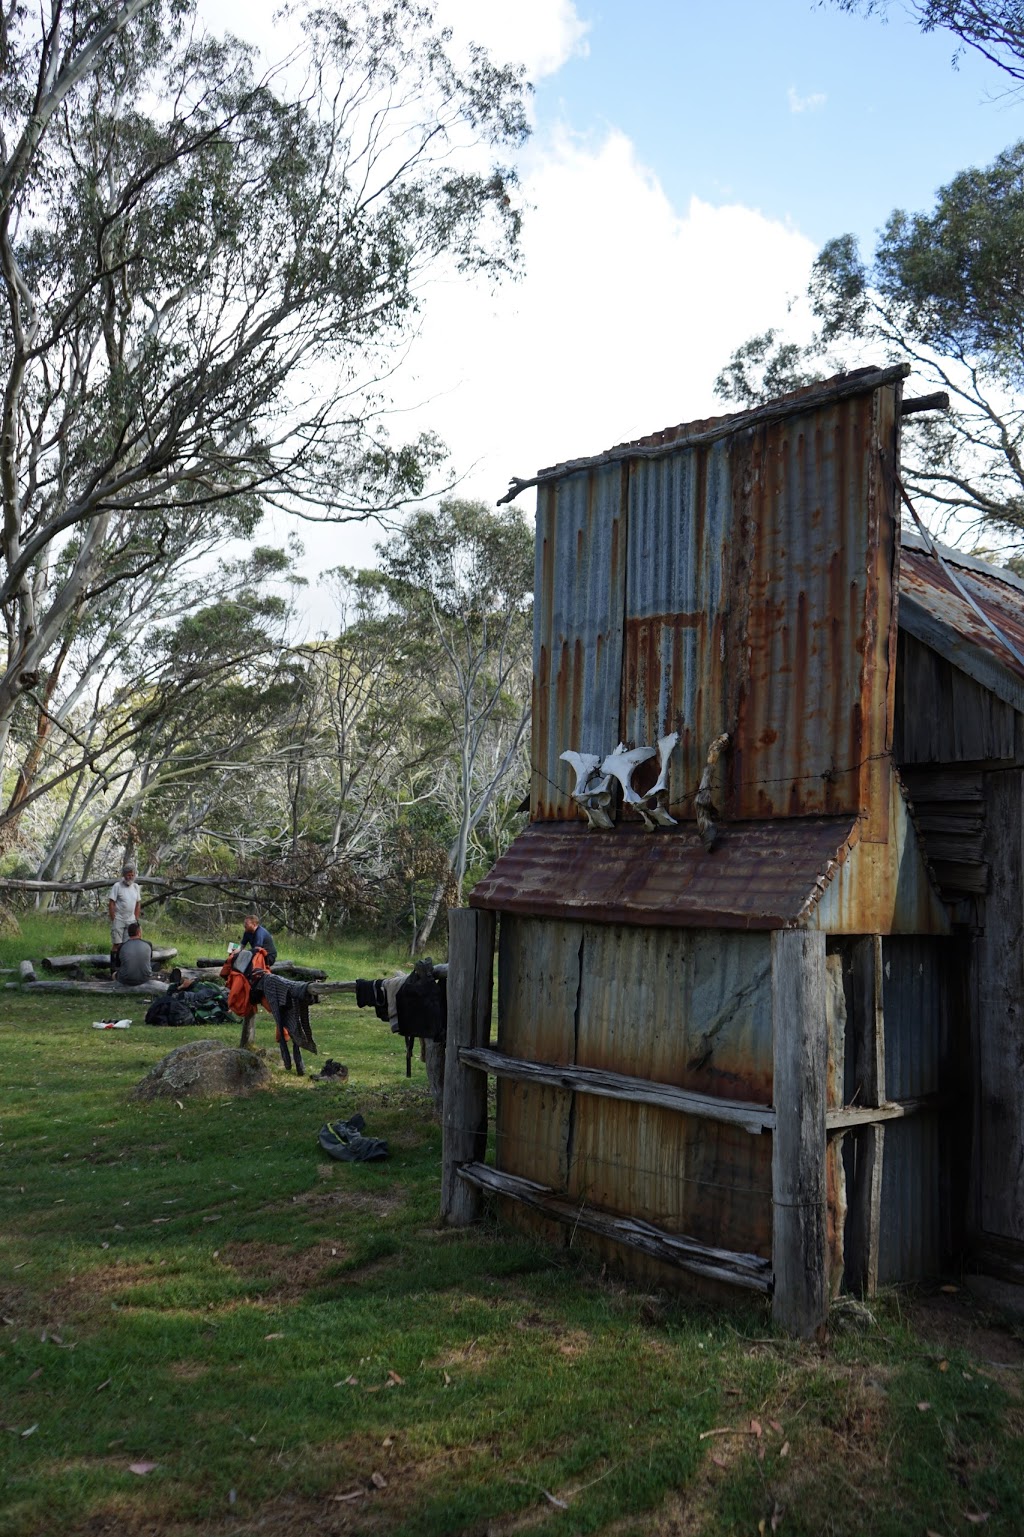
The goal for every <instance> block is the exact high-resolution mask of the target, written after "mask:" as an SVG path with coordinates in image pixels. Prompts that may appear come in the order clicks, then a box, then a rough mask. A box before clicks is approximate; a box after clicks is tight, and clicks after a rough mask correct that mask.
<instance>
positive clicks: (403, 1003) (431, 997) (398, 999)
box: [392, 956, 448, 1078]
mask: <svg viewBox="0 0 1024 1537" xmlns="http://www.w3.org/2000/svg"><path fill="white" fill-rule="evenodd" d="M395 1009H396V1012H397V1014H398V1024H397V1026H395V1025H393V1026H392V1029H393V1030H394V1031H395V1032H396V1034H398V1035H403V1036H404V1037H405V1076H406V1077H407V1078H411V1077H412V1043H413V1041H414V1040H416V1039H417V1037H418V1038H419V1039H420V1040H422V1041H443V1040H444V1039H445V1037H446V1036H447V1034H448V979H447V977H444V976H437V975H436V974H435V972H434V963H433V961H432V960H431V959H430V957H429V956H427V957H425V958H424V959H423V960H422V961H417V962H416V964H415V965H414V966H413V969H412V971H410V973H409V975H408V976H407V977H406V979H405V981H404V982H403V983H402V985H401V987H400V988H399V989H398V992H397V993H396V995H395Z"/></svg>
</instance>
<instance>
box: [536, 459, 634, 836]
mask: <svg viewBox="0 0 1024 1537" xmlns="http://www.w3.org/2000/svg"><path fill="white" fill-rule="evenodd" d="M625 538H626V532H625V507H624V488H623V472H622V470H621V468H620V467H618V466H614V467H613V468H611V469H605V470H595V471H592V472H590V473H587V474H581V475H573V476H570V477H568V478H567V479H565V480H562V481H560V482H559V483H558V484H557V485H556V486H549V487H546V488H544V489H543V491H542V493H541V496H540V498H539V500H538V507H537V555H536V582H535V607H534V657H533V751H532V764H533V781H532V792H531V815H532V817H533V818H534V819H537V818H542V819H554V820H560V819H563V818H575V817H576V815H577V812H576V807H575V805H574V804H573V801H572V799H571V791H572V789H573V785H574V783H575V778H574V775H573V771H572V770H571V768H570V767H569V765H568V764H566V763H562V762H560V761H559V755H560V754H561V753H562V752H564V751H565V749H566V748H569V747H572V748H575V749H576V750H577V751H578V752H590V753H599V754H600V755H601V756H602V757H603V756H604V754H605V753H608V752H610V751H611V750H612V748H613V747H614V746H615V743H616V740H617V735H616V734H617V732H618V727H619V690H620V687H621V681H622V606H623V596H622V594H623V583H624V578H625Z"/></svg>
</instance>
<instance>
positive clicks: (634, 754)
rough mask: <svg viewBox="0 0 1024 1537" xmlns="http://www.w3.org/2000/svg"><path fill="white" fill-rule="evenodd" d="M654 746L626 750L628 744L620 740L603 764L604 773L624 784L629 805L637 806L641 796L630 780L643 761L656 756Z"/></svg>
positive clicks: (624, 796)
mask: <svg viewBox="0 0 1024 1537" xmlns="http://www.w3.org/2000/svg"><path fill="white" fill-rule="evenodd" d="M654 751H655V750H654V748H653V747H634V748H631V749H630V751H629V752H627V751H626V744H625V743H624V742H620V743H619V745H618V747H616V749H615V751H614V752H610V753H609V754H608V756H607V758H605V760H604V762H603V763H602V764H601V773H602V774H611V775H612V776H613V777H614V778H615V779H617V780H618V781H619V784H620V785H621V786H622V799H623V800H624V801H625V802H626V804H627V805H628V806H635V805H637V804H638V803H639V801H640V796H639V795H638V794H637V793H636V791H635V790H634V789H633V786H632V784H631V783H630V781H631V780H632V778H633V775H634V773H635V772H636V770H637V769H638V768H639V766H640V764H641V763H646V762H647V761H648V759H649V758H653V757H654Z"/></svg>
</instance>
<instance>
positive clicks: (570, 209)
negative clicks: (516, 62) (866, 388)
mask: <svg viewBox="0 0 1024 1537" xmlns="http://www.w3.org/2000/svg"><path fill="white" fill-rule="evenodd" d="M524 191H525V194H526V197H527V199H528V200H529V202H530V203H531V204H532V205H533V207H532V211H531V213H530V214H529V216H528V218H527V223H526V229H525V235H524V257H525V274H524V276H523V278H522V279H521V281H520V282H518V283H516V284H509V285H506V286H505V287H504V288H503V289H501V290H499V291H498V293H497V294H496V295H495V296H493V297H492V296H490V295H486V294H485V293H483V292H482V291H481V290H480V289H478V288H476V287H474V286H471V285H469V284H460V285H457V286H448V287H446V288H445V289H444V290H443V291H441V292H436V293H434V294H432V295H431V296H430V299H429V302H428V306H427V312H426V317H425V322H424V330H423V336H422V338H421V341H420V344H419V347H418V349H417V354H416V356H415V357H414V359H413V360H412V362H413V365H414V372H415V375H416V380H415V384H413V380H412V377H411V376H410V377H409V378H406V379H405V380H404V381H403V388H404V389H405V390H407V391H409V390H410V389H412V388H415V389H417V390H419V391H420V394H421V397H422V395H424V394H426V393H433V394H434V396H435V398H434V400H433V402H432V403H431V404H429V405H428V406H427V407H426V408H425V409H424V411H423V419H424V421H430V422H432V423H433V424H434V425H435V426H436V427H437V430H438V431H439V432H440V433H441V435H442V436H443V437H444V438H445V439H446V441H447V442H448V443H449V446H450V447H451V449H452V452H453V455H454V459H455V463H456V465H457V466H458V467H460V468H462V469H464V470H468V469H469V467H470V466H471V465H473V464H474V462H476V461H479V462H478V463H477V467H476V468H475V469H474V470H473V471H472V473H471V478H470V486H471V491H472V494H473V495H480V496H484V497H487V498H488V499H494V498H495V497H496V496H497V495H498V494H500V492H501V491H502V490H503V488H504V484H505V482H506V481H507V479H508V477H509V475H510V474H513V473H514V474H518V475H523V476H528V475H531V474H533V472H534V471H535V470H536V469H538V468H539V467H540V466H541V465H544V464H549V463H551V462H553V461H555V460H561V459H566V458H572V457H575V456H576V455H578V454H587V453H593V452H598V451H600V450H601V449H602V448H606V447H608V446H610V445H611V444H612V443H615V442H619V441H621V440H622V439H624V438H628V437H632V436H634V435H636V434H639V433H645V432H651V431H654V430H656V429H658V428H660V427H665V426H669V425H671V424H673V423H677V422H682V421H686V420H688V419H690V418H695V417H699V416H704V415H707V414H708V413H709V412H711V411H713V410H714V409H715V404H714V400H713V394H712V389H713V381H714V378H715V375H716V374H717V372H718V370H719V369H720V368H721V367H722V365H723V364H724V363H725V362H726V360H727V359H728V357H729V355H730V353H731V352H732V350H733V349H734V347H736V346H737V345H738V344H739V343H740V342H742V341H745V340H746V338H747V337H748V336H750V335H752V334H753V333H754V332H755V331H758V330H764V329H765V327H766V326H768V325H771V324H778V323H782V322H784V321H786V319H787V317H786V313H785V311H786V301H787V298H788V296H789V295H791V294H794V293H797V292H801V291H802V290H803V288H804V286H805V283H806V279H807V273H808V270H809V267H810V263H811V261H812V260H813V258H814V255H815V247H814V245H813V244H812V242H811V241H809V240H808V239H806V238H805V237H804V236H802V235H801V234H799V233H798V232H797V231H796V230H794V229H791V228H788V227H787V226H785V225H783V224H780V223H778V222H776V221H772V220H769V219H766V218H764V217H763V216H762V215H761V214H760V213H758V212H757V211H756V210H753V209H749V208H743V207H740V206H738V205H731V206H725V207H714V206H712V205H711V204H709V203H705V202H702V201H700V200H699V199H697V198H693V199H691V201H690V204H689V207H688V208H687V210H686V212H685V213H684V214H679V213H677V212H676V211H675V210H674V209H673V207H672V206H671V204H670V202H669V200H668V198H667V197H666V195H665V193H664V191H663V189H662V187H661V185H660V183H659V182H658V180H657V178H656V177H655V176H654V175H653V174H652V173H651V172H650V171H649V170H648V169H647V168H645V167H644V166H643V165H642V164H641V163H640V162H639V161H638V159H637V157H636V154H635V151H634V149H633V146H632V144H631V143H630V141H629V140H628V139H627V138H626V137H625V136H624V135H622V134H621V133H618V132H612V133H609V134H608V135H607V136H606V137H605V138H604V140H603V141H602V142H601V143H600V144H598V145H597V146H595V147H589V146H587V145H584V144H581V143H579V142H578V141H576V140H574V139H573V138H572V137H571V136H570V135H568V134H566V133H564V132H563V133H561V134H559V135H558V136H557V137H556V138H555V139H554V140H553V141H551V142H550V144H549V145H548V146H547V148H546V150H545V151H544V152H542V153H540V154H538V155H536V156H535V159H534V163H533V166H532V169H531V170H530V171H529V172H528V174H527V175H526V177H525V186H524ZM793 323H794V321H793V317H790V318H789V320H788V322H787V324H788V325H789V326H792V325H793ZM412 372H413V370H411V371H410V374H411V373H412ZM408 398H412V397H411V395H410V396H409V397H408Z"/></svg>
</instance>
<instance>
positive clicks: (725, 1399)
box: [0, 918, 1024, 1537]
mask: <svg viewBox="0 0 1024 1537" xmlns="http://www.w3.org/2000/svg"><path fill="white" fill-rule="evenodd" d="M103 934H104V926H103V925H102V924H98V925H97V924H96V923H93V924H91V925H86V924H62V923H61V922H60V921H59V920H47V919H41V918H40V919H36V920H34V921H33V922H32V923H31V925H29V924H26V925H25V934H24V937H23V938H22V939H20V940H17V939H9V940H4V941H0V962H2V964H3V965H6V966H11V965H15V964H16V962H17V960H19V959H20V958H21V957H22V956H26V955H27V956H31V957H34V958H35V959H36V960H38V959H39V957H40V955H41V954H43V953H58V952H61V951H75V950H79V949H89V950H91V949H94V948H101V947H102V940H103ZM147 935H148V937H150V938H153V939H155V940H156V941H157V942H161V943H163V942H167V941H168V940H170V942H172V943H174V942H177V943H178V944H179V946H180V947H181V954H182V958H183V959H184V960H186V961H188V960H194V959H195V957H196V955H198V954H199V953H201V952H202V951H205V950H206V949H208V948H209V945H210V944H211V943H216V944H217V946H218V947H222V946H223V944H224V942H225V941H226V939H227V938H229V937H232V938H234V937H237V936H236V935H235V934H234V933H233V932H232V934H231V935H227V934H224V935H220V936H216V938H214V936H206V939H205V940H203V941H202V942H200V943H198V944H197V941H196V940H195V939H194V938H193V939H189V940H185V939H183V938H182V937H181V936H176V937H175V936H169V935H168V934H167V933H166V932H164V931H160V932H157V931H156V929H155V927H154V926H152V925H150V926H149V927H148V929H147ZM279 943H280V940H279ZM281 952H282V955H289V956H291V957H292V958H294V959H296V960H304V961H307V962H315V963H319V964H323V965H325V966H326V967H327V969H328V970H329V972H330V974H331V976H332V977H336V978H342V977H346V976H347V977H352V976H356V975H363V976H378V975H381V974H382V972H384V971H385V970H388V969H390V968H391V966H392V965H393V963H394V962H395V961H398V960H400V959H401V956H400V954H399V953H398V952H392V953H390V954H388V953H385V952H383V951H382V950H380V949H375V948H374V947H373V945H372V944H371V943H369V942H362V941H360V942H353V943H351V944H345V945H336V946H334V947H332V948H331V949H329V950H326V951H325V950H324V949H323V948H322V947H317V948H314V947H311V946H302V945H299V944H292V943H291V942H286V943H284V944H281ZM0 1000H2V1002H0V1160H2V1162H0V1169H2V1176H3V1184H2V1187H0V1188H2V1196H0V1200H2V1203H3V1205H2V1218H0V1316H2V1320H3V1322H2V1325H0V1422H2V1434H0V1477H2V1480H3V1491H2V1494H0V1532H2V1533H3V1534H4V1537H30V1534H31V1537H36V1534H44V1533H45V1534H50V1533H53V1534H72V1537H79V1534H82V1537H84V1534H89V1537H101V1534H125V1537H144V1534H146V1537H149V1534H152V1537H191V1534H204V1537H205V1534H216V1537H220V1534H235V1537H248V1534H269V1537H278V1534H289V1537H291V1534H296V1537H297V1534H300V1533H310V1534H315V1537H320V1534H328V1533H339V1534H341V1533H359V1534H367V1537H370V1534H377V1533H380V1534H385V1533H386V1534H396V1537H397V1534H407V1537H432V1534H466V1537H470V1534H472V1537H506V1534H513V1533H518V1532H533V1531H543V1532H544V1533H545V1534H548V1533H550V1534H552V1537H563V1534H569V1533H573V1534H575V1533H590V1532H593V1533H602V1534H608V1537H610V1534H613V1533H614V1534H617V1537H618V1534H621V1537H630V1534H648V1533H653V1534H656V1537H669V1534H679V1537H682V1534H686V1537H690V1534H718V1533H723V1534H732V1533H737V1534H739V1533H744V1534H752V1537H754V1534H758V1533H761V1532H772V1531H778V1532H781V1533H784V1534H788V1533H792V1534H819V1533H829V1534H836V1537H840V1534H847V1533H849V1534H853V1533H872V1534H874V1537H904V1534H907V1533H911V1534H919V1537H926V1534H927V1533H929V1532H931V1533H939V1534H941V1537H952V1534H954V1533H958V1534H959V1533H967V1532H972V1531H976V1530H978V1529H979V1528H980V1529H982V1530H984V1531H985V1532H987V1533H990V1534H1000V1537H1016V1534H1019V1533H1021V1532H1022V1531H1024V1492H1022V1491H1024V1436H1022V1431H1024V1399H1022V1387H1024V1371H1022V1365H1024V1342H1022V1334H1021V1331H1020V1330H1019V1329H1015V1328H1014V1326H1013V1325H1012V1323H1010V1322H1008V1321H1006V1320H1002V1319H1000V1318H998V1317H992V1316H989V1315H987V1314H985V1313H984V1312H982V1311H981V1310H980V1309H979V1308H978V1307H977V1306H976V1305H975V1304H974V1303H972V1301H971V1299H970V1296H969V1294H968V1292H967V1291H966V1290H963V1289H956V1290H948V1291H943V1290H941V1289H940V1288H939V1287H938V1286H937V1285H936V1286H935V1287H932V1288H930V1289H929V1290H927V1291H922V1292H920V1293H918V1294H914V1295H912V1294H909V1293H900V1294H895V1293H894V1294H890V1295H889V1296H887V1297H885V1298H883V1299H881V1300H880V1302H879V1303H878V1304H877V1305H873V1309H872V1311H873V1315H874V1317H873V1321H872V1320H871V1319H870V1318H869V1319H868V1320H864V1319H860V1320H859V1321H858V1320H854V1319H852V1318H851V1319H848V1321H847V1322H845V1323H844V1322H843V1321H842V1319H843V1315H839V1316H838V1317H837V1319H836V1321H835V1322H834V1324H833V1327H832V1330H831V1334H830V1338H829V1339H828V1340H827V1341H826V1342H825V1343H824V1344H823V1345H821V1346H814V1347H808V1346H805V1345H799V1344H795V1343H793V1342H791V1341H789V1340H787V1339H784V1338H781V1337H779V1336H777V1335H775V1334H774V1332H773V1330H772V1328H771V1326H770V1323H769V1321H768V1318H767V1316H766V1315H765V1313H764V1312H762V1311H757V1310H755V1311H750V1310H746V1311H744V1310H738V1311H732V1312H727V1311H713V1310H710V1309H708V1308H705V1307H700V1306H697V1305H695V1304H693V1303H687V1302H686V1301H685V1300H684V1299H680V1298H672V1297H668V1296H662V1295H652V1294H650V1293H647V1292H643V1291H641V1290H637V1289H635V1288H631V1287H629V1286H626V1285H624V1284H621V1283H620V1282H618V1281H616V1279H615V1278H614V1277H612V1276H609V1275H607V1274H604V1273H602V1272H600V1271H599V1270H598V1269H597V1268H595V1267H593V1266H591V1265H588V1264H587V1263H586V1262H585V1260H584V1259H583V1258H582V1257H580V1256H579V1255H577V1254H576V1252H575V1251H574V1250H573V1249H571V1248H569V1249H566V1248H562V1249H553V1248H549V1247H546V1246H542V1245H540V1244H538V1243H535V1242H533V1241H530V1240H528V1239H525V1238H523V1237H520V1236H517V1235H516V1234H515V1233H514V1232H511V1231H510V1230H508V1229H505V1228H502V1227H500V1226H499V1225H498V1224H497V1223H496V1222H494V1221H493V1220H487V1221H485V1222H484V1223H482V1224H480V1225H479V1226H478V1227H476V1228H474V1229H473V1230H471V1231H468V1232H459V1233H453V1232H447V1231H445V1230H443V1229H442V1228H440V1227H439V1225H438V1221H437V1209H438V1189H439V1160H440V1133H439V1130H438V1128H437V1127H436V1125H435V1124H434V1123H433V1120H432V1117H431V1108H430V1102H429V1098H428V1095H427V1092H426V1084H425V1079H424V1076H423V1068H422V1066H421V1065H420V1064H418V1063H417V1064H416V1065H415V1066H414V1077H413V1078H412V1080H411V1081H407V1080H406V1078H405V1076H404V1067H405V1060H404V1056H405V1054H404V1046H403V1044H402V1042H401V1041H400V1040H399V1039H398V1038H397V1037H394V1036H392V1035H391V1034H390V1033H389V1032H388V1030H387V1028H386V1026H384V1025H382V1024H380V1023H379V1021H377V1020H376V1019H375V1018H374V1017H372V1015H371V1014H370V1013H369V1011H362V1012H361V1011H359V1010H357V1009H356V1008H355V1005H354V1001H353V1000H352V999H351V998H348V997H345V998H336V999H333V1000H332V1001H330V1002H329V1003H325V1004H324V1005H322V1006H321V1007H320V1008H319V1009H317V1010H316V1011H315V1033H316V1036H317V1040H318V1043H319V1046H320V1056H321V1060H323V1059H324V1058H325V1057H327V1056H333V1057H335V1058H337V1059H339V1060H341V1061H344V1062H345V1063H347V1064H348V1066H349V1069H350V1077H349V1080H348V1082H347V1084H345V1085H344V1086H342V1087H333V1086H330V1085H328V1084H324V1085H318V1084H314V1083H312V1082H311V1081H310V1080H309V1079H306V1080H296V1079H295V1078H294V1077H291V1076H288V1075H286V1074H285V1073H284V1071H283V1070H282V1069H281V1066H280V1063H279V1062H278V1061H277V1060H276V1052H275V1050H274V1046H273V1037H272V1026H271V1024H270V1021H269V1017H266V1022H265V1023H263V1024H261V1025H260V1026H259V1027H258V1031H257V1041H258V1044H259V1045H261V1046H264V1047H266V1048H267V1049H268V1059H269V1060H270V1062H271V1065H272V1068H273V1072H274V1080H273V1087H272V1088H271V1089H270V1090H268V1091H266V1092H263V1093H261V1094H258V1095H256V1096H254V1097H252V1098H250V1099H248V1100H213V1101H207V1102H205V1103H197V1102H193V1101H189V1100H183V1101H182V1102H181V1105H180V1107H179V1105H178V1104H176V1103H175V1102H174V1101H173V1100H172V1101H162V1102H156V1103H152V1104H142V1103H139V1102H135V1101H133V1100H132V1099H131V1097H130V1096H131V1091H132V1089H133V1087H134V1085H135V1084H136V1083H138V1081H139V1080H140V1079H141V1078H142V1077H143V1076H144V1075H145V1073H146V1072H147V1070H148V1069H149V1068H150V1067H151V1066H152V1065H153V1063H154V1062H156V1061H157V1060H158V1059H159V1058H160V1057H161V1056H163V1055H164V1054H165V1053H166V1052H167V1051H169V1050H171V1049H172V1048H173V1047H174V1046H177V1045H180V1044H182V1043H183V1042H184V1041H186V1040H192V1039H198V1038H201V1037H203V1036H216V1037H217V1038H219V1039H222V1040H225V1041H227V1042H229V1043H231V1044H234V1043H235V1041H236V1038H237V1026H231V1025H228V1026H219V1027H210V1026H206V1027H202V1028H201V1029H186V1030H180V1029H179V1030H174V1031H168V1030H156V1029H152V1028H150V1027H147V1026H145V1025H143V1024H142V1017H143V1013H144V1004H143V1001H142V1000H140V999H131V1000H130V1003H129V1006H128V1007H126V1008H124V1009H123V1010H121V1012H123V1013H125V1014H127V1015H130V1016H131V1018H132V1020H133V1025H132V1028H131V1029H130V1030H127V1031H109V1032H102V1033H101V1032H99V1031H94V1030H93V1029H92V1028H91V1022H92V1020H93V1019H96V1018H99V1017H101V1015H102V1014H103V1013H105V1012H106V1008H105V1004H106V1000H104V999H101V998H90V997H76V996H74V995H60V994H54V995H49V996H47V995H39V994H35V995H30V994H25V993H23V992H21V991H20V990H17V989H15V990H10V989H9V990H6V991H4V992H2V993H0ZM101 1005H103V1006H104V1007H101ZM310 1065H311V1066H312V1067H314V1068H315V1067H316V1061H315V1059H314V1060H313V1061H312V1062H311V1064H310ZM356 1110H359V1111H360V1112H361V1113H362V1114H363V1115H364V1117H365V1118H366V1122H367V1131H368V1133H369V1134H371V1135H373V1136H382V1137H386V1138H387V1139H388V1142H389V1145H390V1157H389V1159H388V1160H387V1161H386V1162H384V1163H380V1164H372V1165H347V1164H338V1163H332V1162H330V1161H329V1160H328V1159H327V1158H325V1157H324V1156H323V1155H322V1154H321V1152H320V1150H319V1148H318V1145H317V1131H318V1129H319V1127H320V1126H321V1125H322V1123H323V1122H324V1121H326V1120H328V1119H337V1118H345V1117H347V1116H348V1115H350V1114H351V1113H353V1112H354V1111H356Z"/></svg>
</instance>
